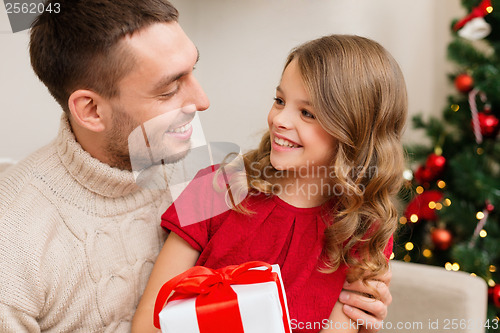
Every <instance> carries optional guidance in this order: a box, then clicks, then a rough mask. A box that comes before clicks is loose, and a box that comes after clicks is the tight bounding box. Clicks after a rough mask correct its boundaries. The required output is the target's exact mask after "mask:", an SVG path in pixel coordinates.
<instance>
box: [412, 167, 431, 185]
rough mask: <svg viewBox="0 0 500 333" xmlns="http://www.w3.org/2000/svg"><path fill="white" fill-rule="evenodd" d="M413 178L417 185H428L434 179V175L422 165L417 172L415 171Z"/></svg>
mask: <svg viewBox="0 0 500 333" xmlns="http://www.w3.org/2000/svg"><path fill="white" fill-rule="evenodd" d="M414 177H415V180H416V181H417V182H418V183H419V184H423V183H428V182H431V181H432V180H433V179H434V175H433V174H432V172H431V170H429V169H427V168H426V167H425V166H423V165H421V166H419V167H418V169H417V171H415V174H414Z"/></svg>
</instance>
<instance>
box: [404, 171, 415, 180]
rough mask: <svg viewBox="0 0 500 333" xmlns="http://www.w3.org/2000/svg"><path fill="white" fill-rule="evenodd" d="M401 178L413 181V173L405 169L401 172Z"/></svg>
mask: <svg viewBox="0 0 500 333" xmlns="http://www.w3.org/2000/svg"><path fill="white" fill-rule="evenodd" d="M403 178H404V179H406V180H408V181H411V180H412V179H413V172H412V171H411V170H409V169H406V170H405V171H403Z"/></svg>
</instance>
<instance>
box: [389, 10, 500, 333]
mask: <svg viewBox="0 0 500 333" xmlns="http://www.w3.org/2000/svg"><path fill="white" fill-rule="evenodd" d="M462 5H463V6H464V7H465V8H466V10H467V13H469V14H468V15H467V16H466V17H464V18H461V19H456V20H454V22H452V25H451V30H452V33H453V40H452V42H451V43H450V44H449V45H448V56H449V58H450V60H451V61H452V62H453V63H454V65H455V69H456V71H455V72H454V73H450V81H451V82H452V83H453V84H454V85H455V88H456V92H455V93H454V94H453V95H451V96H449V97H448V104H447V105H446V106H445V109H444V111H443V113H442V116H441V117H431V118H430V119H423V117H422V116H416V117H414V118H413V126H414V127H415V128H418V129H422V130H424V131H425V133H426V135H427V136H428V138H429V139H430V142H431V145H429V146H424V145H412V146H408V147H407V151H408V157H409V161H410V165H409V168H410V169H409V170H407V171H406V172H405V179H406V180H407V181H406V184H405V186H404V188H403V189H402V190H401V199H402V201H403V203H404V207H402V208H403V209H402V217H401V218H400V223H401V228H400V229H399V232H398V235H397V237H396V246H395V258H396V259H399V260H405V261H412V262H418V263H424V264H430V265H437V266H444V267H445V268H446V269H448V270H455V271H457V270H461V271H465V272H469V273H471V274H474V275H476V276H479V277H481V278H483V279H484V280H485V281H486V283H487V284H488V286H489V288H488V297H489V304H488V319H489V321H490V322H491V321H493V320H495V319H496V320H498V317H499V314H500V214H499V211H500V138H499V136H498V132H499V129H500V124H499V118H500V0H483V1H481V0H462ZM489 331H493V329H491V328H490V330H489Z"/></svg>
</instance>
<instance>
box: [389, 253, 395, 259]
mask: <svg viewBox="0 0 500 333" xmlns="http://www.w3.org/2000/svg"><path fill="white" fill-rule="evenodd" d="M395 256H396V255H395V254H394V252H392V253H391V256H390V257H389V260H392V259H394V257H395Z"/></svg>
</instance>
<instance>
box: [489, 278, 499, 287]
mask: <svg viewBox="0 0 500 333" xmlns="http://www.w3.org/2000/svg"><path fill="white" fill-rule="evenodd" d="M496 285H497V284H496V283H495V281H493V279H489V280H488V286H490V287H494V286H496Z"/></svg>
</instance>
